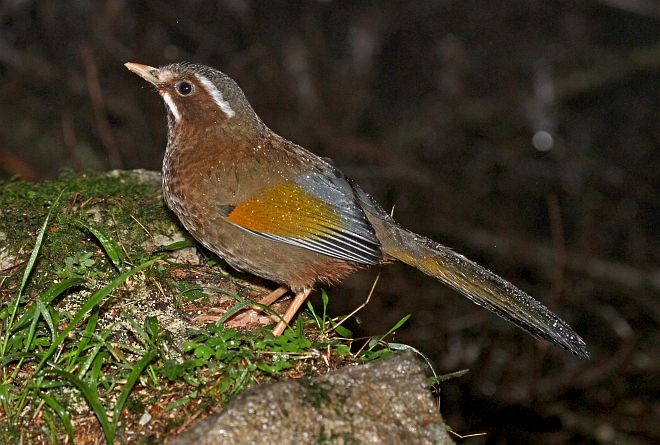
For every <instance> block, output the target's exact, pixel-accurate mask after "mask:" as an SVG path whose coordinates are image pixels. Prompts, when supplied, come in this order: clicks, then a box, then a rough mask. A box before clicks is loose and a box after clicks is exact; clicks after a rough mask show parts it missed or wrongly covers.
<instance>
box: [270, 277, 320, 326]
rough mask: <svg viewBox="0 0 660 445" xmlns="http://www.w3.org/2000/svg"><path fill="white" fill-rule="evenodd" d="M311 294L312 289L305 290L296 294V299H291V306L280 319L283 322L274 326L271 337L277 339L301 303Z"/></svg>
mask: <svg viewBox="0 0 660 445" xmlns="http://www.w3.org/2000/svg"><path fill="white" fill-rule="evenodd" d="M311 293H312V288H307V289H303V290H302V291H301V292H298V293H297V294H296V297H295V298H294V299H293V301H292V302H291V305H290V306H289V308H288V309H287V310H286V312H285V314H284V316H283V317H282V318H283V320H280V322H279V323H277V326H275V329H273V335H274V336H275V337H279V336H280V335H282V333H283V332H284V330H285V329H286V327H287V326H288V324H289V322H290V321H291V319H292V318H293V316H294V315H296V312H298V309H300V306H302V305H303V303H305V301H307V297H309V294H311Z"/></svg>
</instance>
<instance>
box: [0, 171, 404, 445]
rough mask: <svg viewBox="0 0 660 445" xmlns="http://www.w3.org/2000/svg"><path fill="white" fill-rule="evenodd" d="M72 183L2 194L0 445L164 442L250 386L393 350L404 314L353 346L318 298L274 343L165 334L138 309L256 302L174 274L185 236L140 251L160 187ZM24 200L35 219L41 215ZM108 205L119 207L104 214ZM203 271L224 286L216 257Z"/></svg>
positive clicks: (231, 335) (214, 332) (259, 337)
mask: <svg viewBox="0 0 660 445" xmlns="http://www.w3.org/2000/svg"><path fill="white" fill-rule="evenodd" d="M67 175H68V174H67ZM67 175H65V177H64V178H63V179H60V180H59V181H54V182H53V183H42V184H37V185H30V184H24V183H17V182H12V183H8V184H3V185H2V195H0V206H3V205H5V207H3V208H4V209H7V210H6V211H5V215H3V216H5V217H6V219H5V221H7V222H8V223H7V224H6V225H3V226H0V232H2V233H4V234H5V236H4V239H6V240H7V244H6V245H4V246H3V245H2V244H0V248H2V249H4V250H3V251H5V252H6V251H7V246H9V245H10V244H9V243H10V242H11V243H13V244H12V245H13V246H19V247H18V248H16V249H14V250H13V252H12V254H16V259H15V260H14V261H15V262H16V265H15V266H14V267H11V268H9V269H8V272H5V274H4V275H2V276H0V363H1V365H2V366H1V371H0V443H18V442H19V441H21V440H24V441H27V442H30V441H35V442H51V443H59V442H61V441H62V440H63V439H64V437H67V436H68V437H69V438H70V440H72V441H77V442H84V441H85V440H86V439H91V438H96V437H98V435H99V434H102V435H103V436H104V438H105V440H106V442H107V443H115V442H116V441H118V440H119V438H120V437H121V438H122V439H121V441H122V442H125V441H127V440H128V436H125V435H126V434H128V431H129V430H131V431H137V432H138V433H139V436H138V437H140V438H141V440H155V441H161V440H162V439H163V437H165V436H167V434H168V432H169V431H171V430H172V429H175V428H177V427H178V426H179V425H178V424H177V423H176V421H172V420H171V419H173V418H179V419H181V418H185V417H186V416H187V415H195V414H196V413H199V412H200V411H201V412H209V411H211V410H213V409H217V407H218V406H222V405H224V404H225V403H226V402H228V401H229V400H231V399H232V398H234V397H235V396H236V395H237V394H239V393H240V392H242V391H244V390H245V389H247V388H249V387H252V386H254V385H257V384H260V383H263V382H268V381H273V380H278V379H283V378H291V377H303V376H312V375H315V374H318V373H321V372H326V371H327V370H328V369H336V368H338V367H341V366H344V365H346V364H349V363H362V362H366V361H370V360H375V359H378V358H382V357H385V356H387V355H389V354H390V353H391V351H392V350H393V348H390V346H389V344H388V342H387V339H388V338H389V336H390V335H391V334H392V332H393V331H395V330H396V329H398V328H399V327H400V326H401V325H402V324H403V323H405V321H406V320H407V318H408V317H404V319H402V320H401V321H400V322H399V323H397V324H396V325H395V326H393V328H392V329H391V330H390V331H389V332H387V333H386V334H385V335H382V336H378V337H374V338H361V339H357V338H353V334H352V333H351V332H350V331H349V330H348V329H346V328H345V327H344V326H342V325H341V322H342V318H341V317H336V318H333V317H329V316H328V312H327V307H328V305H329V297H328V295H327V294H326V293H325V292H324V293H323V294H322V308H320V310H318V311H316V310H315V308H314V307H313V306H312V305H309V306H308V311H309V316H308V317H298V318H297V319H296V322H295V323H294V324H293V325H292V326H290V328H289V329H287V330H286V331H285V333H284V334H283V335H282V336H280V337H273V335H272V334H271V333H270V328H267V327H263V328H257V329H254V330H251V331H240V330H236V329H225V328H224V327H223V326H222V324H221V323H218V324H215V325H211V326H208V327H206V328H203V329H192V328H189V329H187V330H185V331H182V332H174V331H172V330H171V329H168V328H167V327H166V326H164V325H163V320H161V319H160V318H159V317H156V316H151V315H146V314H145V312H146V308H144V307H143V306H144V305H143V304H141V303H140V299H142V301H147V300H145V299H148V301H149V302H152V301H153V300H155V299H157V298H161V299H162V302H161V303H159V304H161V305H164V306H174V305H175V303H174V301H173V298H172V297H171V295H173V294H179V295H181V296H182V297H183V298H182V299H181V301H182V302H184V301H185V302H186V304H188V303H189V302H190V301H192V302H195V303H196V302H198V301H200V300H207V299H208V298H209V296H208V294H209V293H224V294H228V295H232V297H233V298H234V299H235V300H236V304H235V305H234V306H233V307H231V308H229V310H228V311H227V315H226V317H228V316H229V315H230V314H232V313H237V312H239V311H240V310H243V309H244V308H246V307H248V306H249V305H251V304H252V303H253V302H252V301H251V300H248V299H246V298H244V297H243V296H242V293H241V292H237V291H236V289H237V288H236V287H234V288H226V289H225V288H223V289H215V288H212V287H209V288H206V287H204V288H202V287H201V286H199V285H198V284H195V283H193V282H188V281H186V279H178V278H177V279H174V278H172V275H175V274H174V272H173V271H178V272H181V270H182V269H181V265H178V264H176V263H175V262H174V261H172V260H171V258H170V257H169V255H170V254H174V253H176V251H177V249H181V248H187V247H189V246H191V245H192V243H191V242H190V241H189V240H184V241H179V242H176V243H173V244H171V245H168V246H165V247H163V248H160V249H153V250H152V251H149V249H147V248H145V247H144V246H145V245H148V241H149V240H150V238H151V232H152V231H154V230H155V229H158V230H161V229H163V227H162V226H161V225H162V223H159V222H155V223H151V222H150V223H148V224H147V223H145V222H146V221H151V220H150V219H149V218H152V217H154V218H155V217H156V216H160V217H161V218H165V219H167V218H169V216H168V214H167V211H166V210H165V209H164V208H163V207H162V202H159V201H156V200H154V199H153V197H151V198H150V200H143V199H144V196H152V195H153V194H154V190H152V189H150V188H149V187H147V186H144V185H142V184H136V183H134V181H133V180H131V179H130V178H124V179H122V180H121V181H117V179H116V178H115V179H114V182H113V181H109V180H108V179H107V178H105V177H99V178H93V177H82V178H78V177H70V176H67ZM95 179H96V180H98V181H100V182H101V184H103V185H102V186H99V185H98V183H96V182H95ZM115 182H123V184H124V185H125V186H126V187H128V191H127V190H126V189H123V188H121V187H118V186H116V184H115ZM104 188H105V191H103V189H104ZM72 190H76V191H75V192H72ZM127 194H128V198H125V196H126V195H127ZM99 195H102V196H103V197H102V198H101V197H100V196H99ZM26 201H29V202H31V203H32V204H33V205H35V203H36V208H37V209H41V211H37V212H36V213H38V214H39V215H38V217H37V215H34V214H32V213H30V212H32V211H31V210H29V208H28V207H27V203H26ZM108 201H113V205H112V206H105V205H103V204H104V203H107V202H108ZM152 201H153V202H152ZM90 206H91V207H90ZM90 210H91V211H90ZM139 212H143V213H139ZM33 213H34V212H33ZM26 215H30V216H26ZM98 215H101V218H99V217H98ZM99 219H100V220H99ZM147 226H148V227H147ZM163 230H165V232H167V230H169V229H163ZM0 239H3V238H0ZM0 252H2V251H0ZM20 252H23V254H22V255H23V256H26V257H27V258H26V259H25V260H23V259H21V258H22V257H21V256H20V255H21V254H20ZM159 252H160V253H159ZM202 267H203V268H207V269H209V271H210V272H209V273H210V274H211V275H213V276H218V277H220V278H219V280H220V281H222V280H225V278H226V272H224V271H223V270H222V269H221V267H220V265H219V264H216V261H215V260H214V259H212V260H210V261H208V262H207V263H206V264H204V265H202ZM177 276H178V275H177ZM230 278H231V277H230ZM237 280H238V279H236V278H231V279H228V280H225V282H227V283H232V284H234V282H235V281H237ZM139 286H142V287H144V289H146V290H138V289H142V287H139ZM238 289H242V288H241V287H240V286H239V287H238ZM165 290H166V291H169V293H168V292H165ZM181 316H182V317H184V318H185V315H183V314H182V315H181ZM145 412H150V413H151V414H152V415H154V416H160V417H159V420H160V422H158V423H157V425H158V426H157V427H156V426H151V425H146V426H143V425H141V424H140V423H139V419H140V417H141V416H142V415H143V414H144V413H145ZM174 414H176V415H174ZM154 423H155V422H154Z"/></svg>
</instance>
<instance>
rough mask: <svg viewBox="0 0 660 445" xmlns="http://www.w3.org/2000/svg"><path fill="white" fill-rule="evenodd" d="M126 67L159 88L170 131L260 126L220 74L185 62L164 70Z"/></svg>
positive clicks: (240, 93)
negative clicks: (213, 127)
mask: <svg viewBox="0 0 660 445" xmlns="http://www.w3.org/2000/svg"><path fill="white" fill-rule="evenodd" d="M125 66H126V68H128V69H129V70H131V71H132V72H134V73H135V74H137V75H138V76H140V77H142V78H143V79H144V80H146V81H147V82H149V83H151V84H152V85H153V86H154V87H156V90H157V91H158V93H159V94H160V95H161V97H162V98H163V100H164V101H165V105H166V108H167V113H168V120H169V123H170V131H175V130H176V129H177V127H179V125H185V126H186V127H196V128H198V129H207V128H208V127H209V126H215V127H218V128H227V127H233V126H243V127H246V126H249V124H251V123H252V124H258V123H260V121H259V118H258V117H257V115H256V114H255V113H254V111H253V110H252V107H251V106H250V104H249V102H248V101H247V99H246V98H245V95H244V94H243V91H242V90H241V89H240V87H239V86H238V85H237V84H236V82H234V81H233V80H232V79H231V78H230V77H229V76H227V75H226V74H224V73H222V72H220V71H218V70H214V69H213V68H209V67H206V66H203V65H195V64H192V63H185V62H184V63H173V64H171V65H166V66H163V67H160V68H154V67H152V66H148V65H141V64H139V63H132V62H128V63H126V64H125Z"/></svg>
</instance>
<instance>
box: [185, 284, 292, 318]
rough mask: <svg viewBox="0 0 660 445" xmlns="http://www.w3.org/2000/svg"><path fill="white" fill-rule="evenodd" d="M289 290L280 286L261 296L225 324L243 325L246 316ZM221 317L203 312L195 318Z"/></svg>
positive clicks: (256, 311)
mask: <svg viewBox="0 0 660 445" xmlns="http://www.w3.org/2000/svg"><path fill="white" fill-rule="evenodd" d="M288 291H289V287H288V286H280V287H278V288H277V289H275V290H274V291H272V292H271V293H269V294H268V295H266V296H265V297H263V298H262V299H261V300H259V301H258V302H257V303H256V304H255V305H254V306H250V307H249V308H247V309H245V310H244V311H242V312H241V313H239V314H238V315H236V316H235V317H232V319H231V320H230V321H228V322H227V323H226V325H227V326H243V325H244V324H246V318H249V317H251V316H253V315H258V314H260V313H261V312H262V311H263V310H264V308H263V307H264V306H270V305H271V304H273V303H275V301H277V299H278V298H280V297H281V296H282V295H284V294H286V293H287V292H288ZM221 318H222V315H210V314H205V315H200V316H199V317H197V320H200V321H218V320H220V319H221Z"/></svg>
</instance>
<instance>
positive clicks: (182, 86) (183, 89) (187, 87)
mask: <svg viewBox="0 0 660 445" xmlns="http://www.w3.org/2000/svg"><path fill="white" fill-rule="evenodd" d="M192 91H193V86H192V84H191V83H190V82H179V83H178V84H177V85H176V92H177V93H179V94H180V95H182V96H187V95H189V94H190V93H192Z"/></svg>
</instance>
